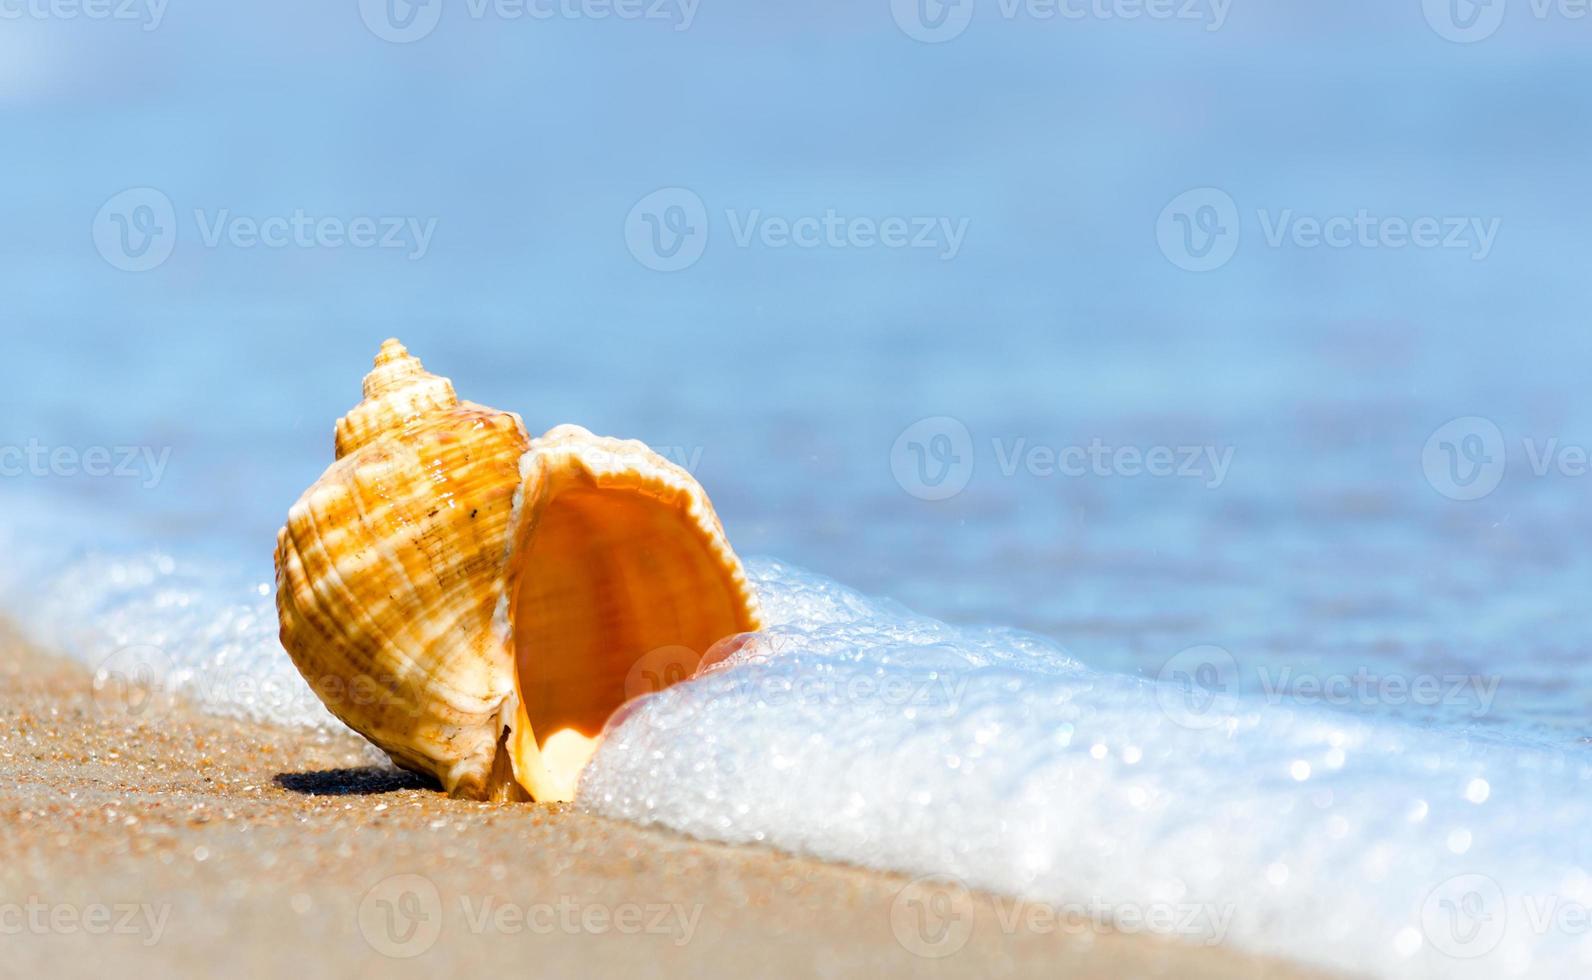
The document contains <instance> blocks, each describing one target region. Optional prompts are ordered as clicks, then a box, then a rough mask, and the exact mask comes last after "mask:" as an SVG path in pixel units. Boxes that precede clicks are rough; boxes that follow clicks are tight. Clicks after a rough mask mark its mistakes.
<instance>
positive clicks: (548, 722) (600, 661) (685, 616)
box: [508, 477, 757, 801]
mask: <svg viewBox="0 0 1592 980" xmlns="http://www.w3.org/2000/svg"><path fill="white" fill-rule="evenodd" d="M556 482H559V483H562V484H563V485H561V486H547V487H544V488H543V489H542V491H541V496H540V499H539V500H527V502H526V506H527V507H536V508H538V509H539V511H540V513H539V514H531V515H529V519H530V520H531V521H532V522H533V524H532V526H531V527H532V529H531V531H530V533H529V536H528V539H522V540H521V542H520V546H521V548H520V553H519V554H518V555H517V556H516V558H515V562H516V570H517V571H518V573H519V574H518V575H517V576H514V577H511V587H512V589H513V591H512V594H511V595H510V607H509V622H510V623H511V624H512V628H513V643H514V655H515V680H516V683H517V686H518V691H519V697H520V712H519V718H518V723H517V724H516V725H515V726H514V730H513V732H512V735H511V737H510V744H509V746H508V748H509V752H510V759H511V762H512V764H513V768H514V774H515V777H516V780H517V781H518V782H519V784H520V785H521V786H523V787H524V788H525V789H527V790H528V791H529V792H530V794H531V796H532V797H533V798H535V799H537V800H544V801H545V800H568V799H572V798H573V797H574V793H575V787H576V783H577V781H578V779H579V775H580V771H581V769H582V768H583V767H584V766H585V764H586V762H587V761H588V760H589V758H590V757H591V755H592V753H594V752H595V751H596V747H597V741H598V737H599V736H600V735H601V733H602V730H603V726H604V724H605V723H606V722H607V721H608V719H609V718H610V717H611V716H612V715H613V713H614V712H615V711H616V710H617V709H619V708H620V707H621V706H622V705H623V704H624V703H625V702H626V701H627V700H629V699H630V698H632V697H634V696H637V695H638V694H641V693H648V692H650V691H651V690H653V689H655V688H657V687H659V686H666V685H667V684H668V683H672V682H674V681H676V680H679V679H681V678H682V677H685V676H689V675H690V674H691V673H692V672H693V671H694V670H695V669H696V666H697V661H698V660H699V659H700V658H701V656H702V655H703V654H704V653H706V652H707V651H708V649H709V648H710V647H712V646H713V645H714V644H715V643H716V642H718V641H719V640H721V639H723V638H725V637H727V636H731V635H734V634H736V633H740V632H743V631H746V630H749V629H755V628H756V627H757V623H756V621H755V618H754V614H753V613H751V612H750V611H749V610H748V606H747V601H746V599H745V598H744V596H743V594H742V591H741V589H742V586H741V585H740V584H739V583H738V581H737V576H736V575H735V574H733V573H732V571H731V569H730V568H728V567H726V564H725V561H724V559H723V558H722V557H721V556H720V555H719V554H718V553H717V552H716V551H715V550H714V548H713V547H711V545H710V542H709V539H708V538H707V537H706V536H705V533H704V531H703V530H702V529H701V528H700V527H699V526H698V524H697V522H696V521H695V520H694V519H693V517H692V516H691V515H690V514H689V513H688V511H687V508H688V506H689V504H690V498H689V497H688V496H686V495H684V494H682V493H679V492H678V491H675V490H672V489H670V488H667V487H661V486H656V487H655V486H648V485H645V484H643V485H639V486H636V487H633V488H632V487H624V488H614V487H601V486H598V485H596V483H595V482H594V481H593V480H592V479H591V478H589V477H584V478H580V477H577V478H575V479H573V480H568V481H556ZM527 492H528V493H530V492H533V491H529V490H528V491H527ZM666 651H667V652H666ZM660 656H661V657H662V658H663V659H664V660H666V661H669V662H668V663H660V662H659V660H660ZM674 661H680V662H679V663H675V662H674ZM686 661H689V662H686ZM659 678H664V680H663V681H662V683H660V682H659Z"/></svg>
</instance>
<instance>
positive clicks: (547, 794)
mask: <svg viewBox="0 0 1592 980" xmlns="http://www.w3.org/2000/svg"><path fill="white" fill-rule="evenodd" d="M364 393H365V399H364V401H363V402H361V403H360V404H359V405H358V406H356V407H355V408H353V409H352V410H351V411H349V413H348V414H347V415H346V416H345V417H344V418H342V419H340V420H339V421H338V423H337V442H336V447H337V461H336V462H334V463H333V464H332V465H331V467H330V468H329V469H327V471H326V472H325V473H324V474H323V475H322V476H321V478H320V479H319V480H317V481H316V482H315V483H314V484H313V485H312V486H311V487H310V488H309V489H308V490H306V491H305V492H304V495H303V496H302V497H300V498H299V501H298V502H297V503H296V504H294V505H293V507H292V509H291V510H290V511H289V513H288V519H287V524H286V526H284V527H283V528H282V530H281V531H280V532H279V533H278V535H277V544H276V575H277V612H278V614H279V616H280V618H281V624H282V631H281V637H282V645H283V646H284V647H285V648H286V649H287V652H288V653H289V655H291V656H292V658H293V662H294V664H295V665H297V667H298V669H299V671H300V672H301V673H302V674H303V675H304V676H305V678H306V679H307V680H308V681H309V683H310V686H311V687H312V688H313V689H314V690H315V691H316V693H317V694H318V695H319V696H320V698H321V700H322V701H323V702H325V704H326V706H327V707H328V708H329V709H330V710H331V711H332V713H333V714H335V715H336V716H337V717H338V718H340V719H342V720H343V722H345V723H346V724H347V725H348V726H349V727H350V728H352V729H354V730H355V731H357V732H359V733H360V734H361V735H364V736H365V737H366V738H368V739H369V740H370V741H372V742H373V743H375V744H376V745H377V746H379V747H380V748H381V749H382V750H383V751H385V752H386V753H387V754H388V755H389V756H390V757H391V758H392V760H393V762H395V763H397V764H398V765H399V766H402V767H403V768H405V769H409V770H412V771H414V772H418V773H422V774H427V775H430V776H433V777H435V778H436V779H437V780H438V781H439V782H440V783H441V784H442V786H443V788H444V789H445V790H447V791H448V793H449V794H451V795H453V796H459V797H466V798H470V799H496V800H504V799H525V798H527V796H528V797H529V798H533V799H537V800H567V799H571V798H572V797H573V796H574V791H575V786H576V781H577V779H578V777H579V772H580V769H581V767H582V766H583V765H584V764H585V762H586V760H587V759H588V758H589V757H590V755H591V752H592V751H593V750H594V749H595V745H596V739H597V738H598V737H599V735H600V732H601V730H602V726H603V724H604V723H605V722H606V721H607V719H608V717H609V716H610V715H611V714H612V712H613V711H614V710H615V709H616V708H618V707H620V705H622V704H623V703H624V702H625V700H626V699H627V695H628V694H632V693H635V691H634V690H633V685H632V689H631V690H627V683H626V679H627V675H633V673H634V668H635V666H636V664H637V663H638V661H641V660H642V659H643V658H646V657H647V656H648V655H649V654H654V653H655V652H656V651H660V650H664V649H666V648H674V649H677V648H681V647H683V648H685V649H686V651H690V652H691V655H692V656H700V655H703V654H705V653H706V652H707V651H708V650H709V648H710V647H712V646H713V645H714V644H715V643H717V642H719V641H720V640H724V639H726V638H729V637H733V636H736V635H737V634H740V633H743V632H746V631H749V630H755V629H757V628H759V625H760V614H759V611H758V606H757V599H756V597H755V596H754V594H753V593H752V590H751V588H750V587H749V586H748V584H747V581H746V575H745V572H744V571H743V569H742V567H741V563H740V560H739V559H737V558H736V556H735V553H734V552H733V551H731V550H730V545H729V542H728V541H727V540H725V537H724V529H723V527H722V526H721V525H720V524H719V520H718V517H717V516H716V515H715V514H714V512H713V506H712V504H710V503H709V502H708V498H707V494H706V493H705V492H704V491H703V490H702V487H701V486H700V485H699V484H698V483H697V482H696V480H695V479H694V478H692V476H691V475H690V474H689V473H687V472H686V471H685V470H683V469H681V468H680V467H678V466H675V465H674V464H672V463H670V462H668V461H667V460H665V459H663V458H662V457H661V456H659V455H657V454H656V453H654V452H652V451H651V450H650V449H648V448H647V447H646V446H644V445H642V444H641V443H640V442H636V441H633V440H632V441H622V440H619V439H609V438H603V437H599V436H594V435H592V434H591V433H590V432H587V431H586V430H585V429H582V428H580V427H579V426H574V425H561V426H558V427H556V428H554V429H552V430H551V431H549V432H548V433H547V434H546V435H544V436H542V437H540V438H538V439H529V438H527V436H526V432H525V426H524V424H523V423H522V422H521V421H520V417H519V416H518V415H515V414H514V413H512V412H500V411H497V410H495V409H491V408H485V407H482V406H480V405H474V404H471V403H469V402H461V401H459V399H458V397H457V396H456V395H455V394H454V390H453V385H452V383H451V382H449V381H448V379H446V378H441V377H437V376H436V375H433V374H430V373H428V372H426V371H425V370H424V368H422V367H421V365H420V362H419V361H418V360H416V359H415V358H414V357H412V356H411V355H410V354H409V353H408V352H407V351H406V350H405V349H404V347H403V345H402V344H400V343H398V341H396V340H388V341H387V342H386V343H384V344H383V345H382V348H381V353H380V354H378V355H377V357H376V364H375V368H374V369H373V370H372V371H371V372H370V374H369V375H367V376H366V378H365V388H364ZM686 666H687V667H690V666H694V664H687V665H686Z"/></svg>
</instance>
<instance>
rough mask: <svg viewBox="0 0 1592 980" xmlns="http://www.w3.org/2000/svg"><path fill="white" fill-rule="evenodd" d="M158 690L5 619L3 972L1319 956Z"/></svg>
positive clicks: (700, 971) (864, 965) (1271, 966)
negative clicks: (93, 670)
mask: <svg viewBox="0 0 1592 980" xmlns="http://www.w3.org/2000/svg"><path fill="white" fill-rule="evenodd" d="M152 714H153V715H154V717H146V718H138V719H136V720H129V718H128V717H127V716H126V714H125V713H121V712H118V711H117V710H116V707H115V705H112V704H109V703H108V702H107V700H106V698H105V696H104V693H103V692H101V695H100V696H98V697H96V695H95V693H94V691H93V686H92V677H91V675H90V673H89V672H88V671H87V670H85V669H84V668H83V667H81V666H80V665H77V664H75V663H72V662H69V661H67V660H65V659H62V658H57V657H54V656H50V655H48V654H45V653H41V652H39V651H37V650H34V649H31V648H30V647H29V646H28V645H27V644H25V643H24V642H22V641H21V640H20V639H19V638H18V637H16V636H15V634H14V633H10V632H7V633H6V634H5V635H4V637H3V638H0V718H3V725H0V773H3V777H4V779H5V781H6V783H7V785H8V789H7V791H6V793H5V794H4V797H3V803H0V807H3V812H0V853H3V854H4V855H5V860H4V862H3V865H0V930H3V932H4V940H3V942H4V945H5V950H6V955H5V956H4V957H3V958H0V973H3V974H4V975H6V976H18V977H24V976H40V975H45V974H46V973H49V974H51V975H67V976H89V975H104V974H106V973H108V972H110V971H112V970H114V971H115V972H116V973H117V974H118V975H122V976H135V977H136V976H150V977H154V976H169V975H171V974H173V973H174V972H177V971H196V970H206V969H216V970H225V971H226V972H227V973H229V974H233V975H239V976H282V975H291V976H293V977H295V978H298V980H306V978H310V977H321V976H326V977H334V976H336V977H345V976H349V975H353V974H355V972H356V971H359V970H368V969H380V970H381V971H382V973H383V974H384V975H395V976H435V975H437V973H438V971H439V970H447V971H449V972H452V973H463V972H466V971H469V972H472V973H478V972H479V971H480V970H482V969H486V970H493V969H503V970H511V969H512V970H518V971H524V970H525V969H526V968H527V967H529V968H530V969H531V971H532V973H533V975H539V976H595V975H627V976H686V975H689V976H697V977H700V976H737V977H741V976H797V975H813V974H817V975H824V976H864V975H866V976H882V975H892V976H893V975H908V974H912V975H931V976H945V977H959V976H966V977H987V976H1008V975H1009V976H1029V975H1033V976H1040V975H1044V976H1057V975H1064V976H1071V977H1127V976H1131V977H1148V976H1167V977H1222V978H1232V977H1253V978H1262V977H1275V978H1284V977H1303V976H1311V975H1314V974H1310V973H1308V972H1305V971H1301V970H1298V969H1295V968H1293V967H1288V966H1283V965H1279V964H1276V963H1273V962H1268V961H1264V960H1260V959H1256V958H1251V957H1246V956H1241V955H1238V954H1235V953H1232V952H1230V951H1228V950H1225V949H1221V948H1209V947H1204V946H1198V945H1191V944H1186V943H1180V942H1175V941H1171V940H1166V939H1161V938H1157V937H1151V936H1146V935H1127V934H1123V933H1118V932H1111V931H1101V930H1097V929H1094V928H1081V927H1080V926H1079V925H1078V924H1077V923H1071V924H1069V925H1067V926H1065V927H1063V926H1060V925H1058V923H1057V922H1056V921H1054V920H1052V921H1048V922H1047V921H1045V920H1044V919H1043V917H1038V918H1036V917H1034V916H1033V915H1032V913H1031V912H1029V911H1027V910H1023V909H1021V908H1018V907H1016V906H1014V905H1013V903H1011V902H1010V901H1009V900H1005V899H999V898H995V897H992V896H984V895H975V894H971V893H963V892H958V891H955V890H948V889H946V888H936V887H925V886H913V887H912V889H911V890H909V891H908V892H907V893H905V894H903V887H904V886H906V885H907V882H906V881H905V880H904V879H901V878H898V877H894V876H890V875H883V874H877V873H873V872H869V871H864V870H859V869H855V868H850V867H844V866H837V865H830V864H824V863H820V862H814V861H807V860H802V859H797V858H792V857H788V856H785V855H782V854H779V853H777V852H774V851H772V850H764V849H759V848H735V847H726V846H721V845H714V844H707V843H702V842H698V841H694V840H690V839H686V838H683V837H680V836H677V835H674V834H670V833H664V832H658V831H652V830H648V829H644V828H639V827H634V826H630V825H626V824H622V823H618V822H614V821H609V820H605V819H602V818H597V817H592V816H588V815H585V814H582V813H578V812H575V811H574V810H573V809H572V808H571V807H570V806H568V805H553V806H543V805H534V804H503V805H492V804H480V803H471V802H462V801H456V800H450V799H448V798H446V797H445V796H443V795H442V794H440V793H439V792H437V791H435V790H433V789H431V788H429V787H427V786H425V785H423V784H422V783H421V782H420V781H419V780H417V779H415V778H413V777H410V776H408V775H404V774H399V773H394V772H390V771H387V770H386V769H384V768H383V767H379V766H373V765H371V764H370V756H369V754H368V752H367V750H366V749H365V747H364V746H363V744H362V743H361V741H360V740H359V739H357V738H356V737H354V736H352V735H345V734H336V735H321V736H317V735H313V734H306V733H304V732H300V731H293V730H285V729H278V728H273V727H270V726H265V725H260V724H255V723H248V722H241V721H237V720H232V719H226V718H218V717H213V716H209V715H206V714H202V713H200V712H198V711H196V710H194V709H193V708H191V707H189V706H187V705H184V704H181V703H171V704H165V705H161V706H160V707H159V710H158V711H154V712H152ZM920 901H921V902H926V903H928V904H927V905H923V906H921V907H920V906H919V904H917V903H919V902H920ZM924 908H927V909H929V910H930V912H929V913H924V912H923V909H924ZM935 911H938V912H939V913H940V919H939V920H935V921H929V922H928V924H927V925H925V923H924V921H923V920H922V916H923V915H924V914H930V915H932V914H933V913H934V912H935ZM1019 913H1022V914H1019Z"/></svg>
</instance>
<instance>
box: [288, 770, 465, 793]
mask: <svg viewBox="0 0 1592 980" xmlns="http://www.w3.org/2000/svg"><path fill="white" fill-rule="evenodd" d="M272 781H273V782H275V783H276V784H277V785H278V786H280V787H282V788H283V789H285V790H287V791H289V792H292V793H302V794H303V795H305V796H377V795H380V794H382V793H396V792H398V791H399V790H405V789H433V790H434V789H436V784H435V783H432V782H430V781H428V780H426V779H425V778H424V777H422V776H417V775H415V774H414V773H412V772H402V771H394V770H391V769H383V768H380V767H378V766H359V767H357V768H352V769H322V770H319V771H317V772H282V773H277V774H276V776H275V777H273V779H272Z"/></svg>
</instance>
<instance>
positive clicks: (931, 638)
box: [579, 561, 1592, 977]
mask: <svg viewBox="0 0 1592 980" xmlns="http://www.w3.org/2000/svg"><path fill="white" fill-rule="evenodd" d="M750 571H751V573H752V576H753V578H754V580H755V582H756V584H757V588H758V591H759V593H760V594H761V595H762V597H763V599H764V603H765V609H766V612H767V618H768V621H769V623H770V624H771V625H770V626H769V628H768V629H767V630H766V631H765V632H764V633H763V634H762V635H761V636H760V637H758V638H756V639H755V640H753V641H752V642H750V643H749V644H747V645H746V646H744V647H743V648H742V649H740V650H739V651H738V652H736V653H735V654H734V655H733V656H732V657H731V658H730V659H728V660H727V661H725V662H723V663H720V664H718V665H716V666H714V667H712V668H710V669H708V670H706V671H705V672H704V673H703V674H701V675H700V676H698V677H696V678H694V679H692V680H691V681H689V682H687V683H684V684H680V685H677V686H675V687H671V688H668V689H666V690H663V691H661V692H658V693H656V694H652V695H648V696H647V697H646V698H644V699H643V700H642V701H641V702H639V703H633V706H632V709H631V710H630V711H628V712H627V713H626V714H625V715H624V717H623V720H622V721H620V722H619V723H618V724H616V725H613V726H612V727H611V730H610V732H609V735H608V737H607V739H606V740H605V741H604V743H603V745H602V747H601V748H600V749H599V751H598V753H597V756H596V758H595V759H594V760H593V762H592V764H591V765H590V767H589V768H588V769H587V771H586V773H585V774H584V777H583V780H582V782H581V787H580V796H579V805H580V806H581V807H582V808H584V809H585V810H588V811H591V812H595V813H601V814H605V815H608V816H612V817H619V818H622V819H627V820H633V821H638V822H641V823H647V824H657V825H661V826H665V827H669V828H671V829H674V830H677V831H681V832H683V833H687V834H691V835H694V836H697V837H701V838H706V839H711V840H720V841H729V842H758V843H763V844H768V845H772V846H774V847H777V848H780V849H782V850H786V851H790V852H794V853H798V854H806V855H811V856H814V857H818V858H824V859H829V860H837V861H846V862H851V863H854V864H859V865H863V866H867V867H871V868H880V869H886V870H891V871H898V872H902V873H904V874H907V875H940V876H947V877H948V878H949V879H950V881H951V882H952V883H953V884H954V883H955V882H958V881H959V882H961V883H965V885H966V886H968V887H972V888H979V889H987V890H990V891H993V892H996V893H1000V894H1003V895H1007V896H1015V897H1018V898H1023V899H1027V900H1030V901H1038V902H1044V903H1048V904H1050V905H1051V906H1053V907H1055V908H1057V909H1063V910H1078V909H1098V910H1102V911H1103V913H1104V914H1105V916H1106V917H1107V918H1108V919H1116V920H1119V921H1121V922H1123V923H1124V924H1126V923H1128V922H1133V923H1150V924H1151V925H1150V926H1149V927H1150V928H1158V931H1163V932H1168V933H1172V934H1175V935H1178V936H1180V937H1182V938H1184V939H1187V940H1188V941H1192V942H1214V941H1222V942H1227V943H1230V944H1232V945H1235V946H1238V947H1241V948H1244V949H1249V950H1253V951H1256V952H1264V953H1273V954H1278V955H1281V956H1284V957H1288V958H1293V959H1302V960H1305V961H1308V962H1311V963H1315V964H1318V965H1321V966H1326V967H1335V968H1341V969H1346V970H1356V971H1364V972H1367V973H1371V974H1374V975H1385V976H1426V975H1442V976H1477V977H1484V976H1488V977H1490V976H1501V975H1504V976H1508V975H1526V974H1528V973H1529V974H1531V975H1585V972H1586V970H1587V968H1588V967H1589V965H1592V934H1589V932H1588V930H1586V929H1584V928H1583V929H1580V930H1578V929H1577V928H1576V922H1577V921H1580V922H1584V921H1585V918H1584V916H1585V912H1586V909H1587V908H1588V906H1592V878H1589V877H1588V876H1587V873H1586V869H1587V868H1589V867H1592V853H1589V847H1588V836H1587V834H1586V832H1585V828H1586V827H1587V826H1588V821H1589V820H1592V764H1589V762H1588V760H1587V759H1586V757H1585V756H1582V755H1579V754H1575V753H1573V752H1571V751H1567V750H1561V749H1553V748H1547V747H1542V746H1532V745H1517V744H1512V743H1509V742H1507V741H1499V740H1496V738H1494V739H1493V740H1482V739H1479V738H1473V737H1467V736H1465V735H1463V734H1461V733H1454V732H1444V731H1437V730H1429V729H1422V728H1418V727H1414V726H1413V725H1411V724H1409V723H1407V722H1403V721H1399V720H1391V719H1381V718H1377V719H1372V718H1360V717H1356V716H1353V715H1349V714H1345V713H1341V712H1338V711H1334V710H1331V709H1326V708H1309V707H1300V706H1292V705H1290V706H1284V705H1281V704H1274V703H1267V702H1266V701H1265V700H1263V699H1249V698H1247V697H1243V696H1237V697H1233V698H1230V699H1216V700H1214V701H1209V700H1208V701H1206V702H1204V703H1203V704H1198V703H1196V704H1190V703H1189V702H1188V701H1187V695H1188V692H1187V691H1186V690H1183V689H1178V688H1175V686H1169V685H1168V684H1165V683H1162V682H1158V681H1155V680H1149V679H1141V678H1136V677H1131V676H1125V675H1121V674H1111V673H1104V672H1101V671H1097V670H1092V669H1090V668H1088V667H1086V666H1084V665H1082V664H1079V663H1077V662H1076V661H1074V660H1073V659H1071V658H1069V657H1068V656H1067V655H1066V654H1065V653H1064V652H1063V651H1062V650H1061V649H1060V648H1058V647H1056V646H1055V645H1053V644H1051V643H1049V642H1047V641H1045V640H1043V639H1041V638H1038V637H1034V636H1031V635H1026V634H1022V633H1016V632H1012V631H1007V630H976V629H959V628H953V627H950V626H947V625H946V624H943V623H940V622H936V621H934V620H932V619H928V618H924V617H921V616H916V615H913V614H912V613H910V612H908V611H906V610H904V609H902V608H900V607H898V606H896V605H894V604H891V603H885V602H879V601H876V600H871V599H868V598H866V597H864V596H861V595H859V594H857V593H855V592H852V591H850V590H848V589H845V588H843V587H841V586H839V585H837V584H835V583H833V582H831V581H828V580H826V579H824V578H821V577H819V576H815V575H812V574H810V573H807V572H803V571H801V570H798V569H795V568H792V567H790V566H788V565H784V564H780V563H778V562H767V561H762V562H754V563H752V565H751V568H750ZM1578 916H1579V917H1580V918H1578ZM1155 923H1159V927H1157V926H1156V925H1154V924H1155ZM1140 927H1144V926H1140Z"/></svg>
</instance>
